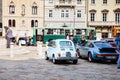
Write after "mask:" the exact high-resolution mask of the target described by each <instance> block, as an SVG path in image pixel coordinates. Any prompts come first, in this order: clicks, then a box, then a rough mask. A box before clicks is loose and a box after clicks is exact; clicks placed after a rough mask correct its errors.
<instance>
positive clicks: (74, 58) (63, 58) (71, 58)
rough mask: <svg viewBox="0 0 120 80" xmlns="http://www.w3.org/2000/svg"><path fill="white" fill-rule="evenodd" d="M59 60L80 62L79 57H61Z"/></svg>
mask: <svg viewBox="0 0 120 80" xmlns="http://www.w3.org/2000/svg"><path fill="white" fill-rule="evenodd" d="M57 60H78V58H77V57H59V58H57Z"/></svg>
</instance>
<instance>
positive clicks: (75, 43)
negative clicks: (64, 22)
mask: <svg viewBox="0 0 120 80" xmlns="http://www.w3.org/2000/svg"><path fill="white" fill-rule="evenodd" d="M73 43H74V45H75V49H76V47H77V43H78V39H77V36H74V37H73Z"/></svg>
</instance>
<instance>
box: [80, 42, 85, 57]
mask: <svg viewBox="0 0 120 80" xmlns="http://www.w3.org/2000/svg"><path fill="white" fill-rule="evenodd" d="M86 44H87V41H86V42H85V43H83V44H81V46H80V48H79V50H80V55H81V56H84V48H85V45H86Z"/></svg>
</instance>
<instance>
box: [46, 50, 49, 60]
mask: <svg viewBox="0 0 120 80" xmlns="http://www.w3.org/2000/svg"><path fill="white" fill-rule="evenodd" d="M45 60H49V58H48V55H47V52H45Z"/></svg>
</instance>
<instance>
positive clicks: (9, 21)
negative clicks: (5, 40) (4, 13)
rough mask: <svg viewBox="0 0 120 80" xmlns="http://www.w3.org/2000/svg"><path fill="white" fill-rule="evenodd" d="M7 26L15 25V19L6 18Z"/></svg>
mask: <svg viewBox="0 0 120 80" xmlns="http://www.w3.org/2000/svg"><path fill="white" fill-rule="evenodd" d="M8 26H9V27H15V26H16V21H15V20H11V19H9V20H8Z"/></svg>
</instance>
